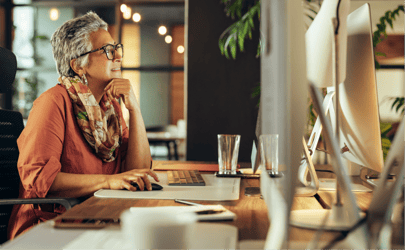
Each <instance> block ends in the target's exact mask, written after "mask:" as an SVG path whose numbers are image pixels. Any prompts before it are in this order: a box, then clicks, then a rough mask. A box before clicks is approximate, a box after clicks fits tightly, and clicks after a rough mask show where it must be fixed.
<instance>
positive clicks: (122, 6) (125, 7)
mask: <svg viewBox="0 0 405 250" xmlns="http://www.w3.org/2000/svg"><path fill="white" fill-rule="evenodd" d="M127 8H128V7H127V5H126V4H124V3H123V4H121V7H120V10H121V12H122V13H124V12H125V10H126V9H127Z"/></svg>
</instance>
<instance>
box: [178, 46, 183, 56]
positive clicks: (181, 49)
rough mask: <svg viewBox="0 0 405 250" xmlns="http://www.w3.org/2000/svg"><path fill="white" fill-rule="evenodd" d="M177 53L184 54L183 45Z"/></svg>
mask: <svg viewBox="0 0 405 250" xmlns="http://www.w3.org/2000/svg"><path fill="white" fill-rule="evenodd" d="M177 52H179V53H180V54H183V53H184V47H183V46H182V45H180V46H178V47H177Z"/></svg>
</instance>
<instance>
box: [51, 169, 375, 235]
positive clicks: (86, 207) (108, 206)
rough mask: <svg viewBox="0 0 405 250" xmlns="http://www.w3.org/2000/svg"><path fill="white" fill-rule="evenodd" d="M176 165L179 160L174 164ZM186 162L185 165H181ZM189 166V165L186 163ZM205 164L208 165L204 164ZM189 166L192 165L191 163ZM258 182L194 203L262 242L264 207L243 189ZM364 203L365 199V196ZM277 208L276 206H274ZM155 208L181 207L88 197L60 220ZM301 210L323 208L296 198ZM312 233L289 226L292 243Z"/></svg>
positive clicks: (310, 199) (169, 203)
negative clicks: (226, 216)
mask: <svg viewBox="0 0 405 250" xmlns="http://www.w3.org/2000/svg"><path fill="white" fill-rule="evenodd" d="M161 162H167V161H155V162H154V163H153V164H154V165H156V164H159V163H161ZM176 162H177V163H179V161H176ZM184 163H186V162H184ZM189 163H190V162H189ZM204 163H207V162H204ZM190 164H191V163H190ZM247 165H248V164H246V163H241V166H247ZM259 186H260V181H259V179H242V180H241V187H240V188H241V189H240V199H239V200H236V201H222V202H218V201H196V203H201V204H204V205H210V204H220V205H223V206H224V207H226V208H227V209H229V210H230V211H232V212H234V213H235V214H236V215H237V219H235V220H234V221H221V222H210V223H224V224H228V225H233V226H236V227H237V228H238V239H239V241H241V240H265V239H266V236H267V231H268V228H269V226H270V221H269V219H268V216H267V206H266V204H265V202H264V200H263V199H261V198H260V196H259V195H257V196H245V188H246V187H259ZM363 198H364V202H365V203H366V202H367V201H366V199H367V198H369V197H368V196H364V197H362V198H361V199H363ZM274 205H275V206H277V204H274ZM157 206H184V205H182V204H179V203H175V202H174V201H173V200H145V199H139V200H137V199H112V198H97V197H91V198H89V199H88V200H86V201H84V202H83V203H81V204H79V205H77V206H75V207H73V208H72V209H70V210H68V211H67V212H66V213H64V214H63V215H62V216H59V218H76V219H80V218H94V219H105V218H113V219H115V218H119V216H120V214H121V213H122V212H123V211H124V210H126V209H128V208H130V207H157ZM300 209H322V206H321V205H320V203H319V202H318V201H317V199H316V198H315V197H295V198H294V201H293V204H292V210H300ZM314 233H315V231H314V230H308V229H301V228H296V227H290V237H289V239H290V240H291V241H306V242H309V241H310V240H311V239H312V238H313V236H314ZM337 235H338V233H332V232H323V233H322V235H321V240H324V241H329V240H332V239H333V238H334V237H336V236H337Z"/></svg>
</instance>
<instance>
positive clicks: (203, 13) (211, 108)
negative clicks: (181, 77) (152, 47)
mask: <svg viewBox="0 0 405 250" xmlns="http://www.w3.org/2000/svg"><path fill="white" fill-rule="evenodd" d="M188 5H189V10H188V11H189V13H188V18H189V19H188V45H187V46H188V55H187V57H188V59H187V60H186V62H185V63H187V72H186V73H187V76H186V77H187V80H186V82H187V88H186V89H187V92H188V93H187V103H188V104H187V160H203V161H217V159H218V149H217V134H219V133H224V134H240V135H241V136H242V137H241V147H240V152H239V162H250V154H251V147H252V143H253V139H254V133H255V126H256V117H257V113H258V110H257V108H256V104H257V101H258V100H257V99H253V98H251V93H252V89H253V88H254V87H255V86H256V85H257V84H258V83H259V81H260V59H259V58H256V57H255V55H256V49H257V44H258V39H256V40H252V41H250V40H248V41H247V43H246V48H245V49H246V50H245V51H246V52H244V53H239V52H238V54H237V58H236V60H232V59H226V58H225V57H224V56H222V55H221V53H220V50H219V48H218V38H219V36H220V35H221V33H222V32H223V31H224V30H225V29H226V28H227V27H228V26H229V25H231V24H232V20H231V19H230V18H228V17H226V15H225V13H224V6H223V5H222V4H220V2H219V1H213V0H210V1H199V0H189V1H188ZM186 16H187V15H186ZM255 27H256V30H255V33H254V37H258V29H259V23H258V22H257V23H256V25H255Z"/></svg>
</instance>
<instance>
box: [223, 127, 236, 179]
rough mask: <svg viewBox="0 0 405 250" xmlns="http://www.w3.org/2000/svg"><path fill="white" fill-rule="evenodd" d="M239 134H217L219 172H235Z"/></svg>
mask: <svg viewBox="0 0 405 250" xmlns="http://www.w3.org/2000/svg"><path fill="white" fill-rule="evenodd" d="M239 146H240V135H226V134H219V135H218V165H219V171H218V172H219V174H236V169H237V165H238V155H239Z"/></svg>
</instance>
